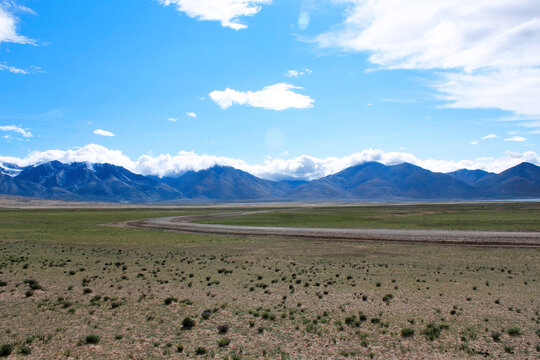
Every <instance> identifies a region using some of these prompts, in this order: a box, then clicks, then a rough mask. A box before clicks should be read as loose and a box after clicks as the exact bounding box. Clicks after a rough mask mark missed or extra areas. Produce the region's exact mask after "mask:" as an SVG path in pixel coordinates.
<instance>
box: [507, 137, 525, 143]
mask: <svg viewBox="0 0 540 360" xmlns="http://www.w3.org/2000/svg"><path fill="white" fill-rule="evenodd" d="M504 141H517V142H523V141H527V138H524V137H523V136H512V137H509V138H506V139H504Z"/></svg>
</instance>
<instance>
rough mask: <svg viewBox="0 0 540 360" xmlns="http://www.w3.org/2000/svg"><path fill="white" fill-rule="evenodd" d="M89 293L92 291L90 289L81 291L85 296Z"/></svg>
mask: <svg viewBox="0 0 540 360" xmlns="http://www.w3.org/2000/svg"><path fill="white" fill-rule="evenodd" d="M91 293H92V289H90V288H84V289H83V294H85V295H86V294H91Z"/></svg>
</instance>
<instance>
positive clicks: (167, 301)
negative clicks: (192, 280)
mask: <svg viewBox="0 0 540 360" xmlns="http://www.w3.org/2000/svg"><path fill="white" fill-rule="evenodd" d="M175 301H178V299H177V298H174V297H172V296H169V297H168V298H166V299H165V300H164V301H163V303H164V304H165V305H171V304H172V303H173V302H175Z"/></svg>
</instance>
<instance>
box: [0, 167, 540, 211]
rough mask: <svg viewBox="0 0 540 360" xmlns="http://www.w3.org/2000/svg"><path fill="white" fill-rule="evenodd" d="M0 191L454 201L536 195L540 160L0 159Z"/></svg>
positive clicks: (91, 197)
mask: <svg viewBox="0 0 540 360" xmlns="http://www.w3.org/2000/svg"><path fill="white" fill-rule="evenodd" d="M0 194H7V195H18V196H30V197H37V198H43V199H58V200H77V201H109V202H134V203H143V202H144V203H148V202H175V201H177V202H187V201H204V202H234V201H318V200H319V201H382V202H384V201H430V200H438V201H452V200H455V201H459V200H497V199H532V198H540V167H539V166H536V165H534V164H531V163H521V164H519V165H517V166H514V167H512V168H510V169H507V170H506V171H503V172H502V173H500V174H495V173H490V172H486V171H483V170H467V169H462V170H458V171H454V172H451V173H437V172H432V171H429V170H426V169H423V168H421V167H418V166H415V165H412V164H409V163H402V164H398V165H392V166H387V165H383V164H381V163H378V162H366V163H363V164H359V165H355V166H351V167H349V168H347V169H344V170H342V171H340V172H338V173H336V174H332V175H329V176H326V177H323V178H320V179H316V180H312V181H303V180H281V181H271V180H265V179H261V178H258V177H256V176H253V175H251V174H249V173H247V172H245V171H242V170H238V169H235V168H232V167H227V166H217V165H216V166H213V167H211V168H209V169H205V170H201V171H188V172H187V173H185V174H183V175H181V176H179V177H162V178H158V177H156V176H143V175H138V174H134V173H132V172H130V171H129V170H127V169H125V168H123V167H120V166H115V165H111V164H89V163H81V162H74V163H70V164H65V163H61V162H58V161H51V162H47V163H44V164H40V165H35V166H28V167H22V168H21V167H18V166H16V165H14V164H2V163H0Z"/></svg>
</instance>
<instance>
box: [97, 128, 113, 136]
mask: <svg viewBox="0 0 540 360" xmlns="http://www.w3.org/2000/svg"><path fill="white" fill-rule="evenodd" d="M94 134H96V135H101V136H114V134H113V133H112V132H110V131H107V130H103V129H97V130H94Z"/></svg>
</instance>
